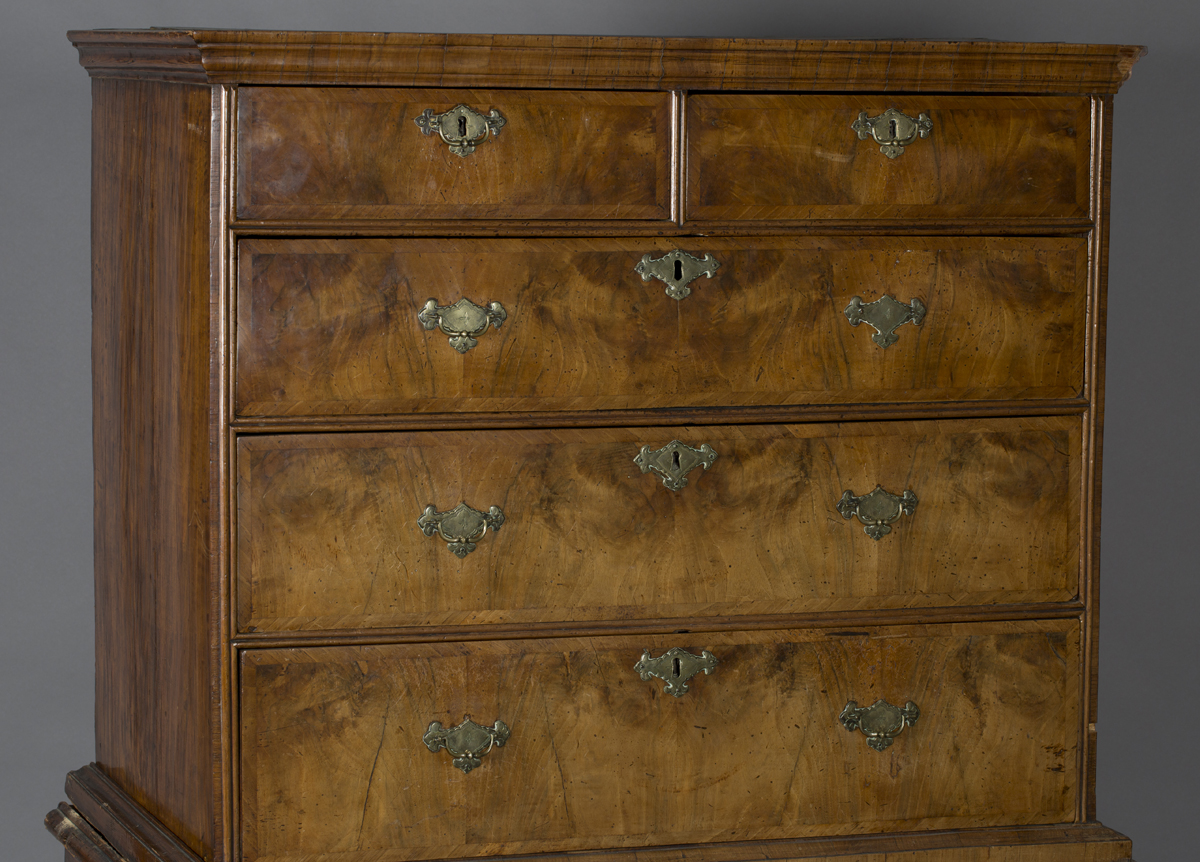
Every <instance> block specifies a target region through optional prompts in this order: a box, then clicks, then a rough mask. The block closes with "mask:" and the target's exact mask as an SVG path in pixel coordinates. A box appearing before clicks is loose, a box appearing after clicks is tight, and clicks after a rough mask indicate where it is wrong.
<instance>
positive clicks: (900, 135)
mask: <svg viewBox="0 0 1200 862" xmlns="http://www.w3.org/2000/svg"><path fill="white" fill-rule="evenodd" d="M850 128H852V129H854V131H856V132H858V139H859V140H860V141H865V140H866V139H867V136H868V135H869V136H870V137H872V138H874V139H875V143H877V144H879V152H881V153H883V154H884V155H885V156H887V157H888V158H889V159H894V158H896V157H897V156H899V155H900V154H901V153H903V152H904V148H905V147H907V146H911V145H912V143H913V142H914V141H915V140H916V139H917V138H928V137H929V133H930V132H932V131H933V120H931V119H929V115H928V114H920V115H918V116H917V118H916V119H915V120H914V119H913V118H912V117H910V116H908V115H907V114H903V113H901V112H900V111H897V110H896V109H895V108H888V109H887V110H886V111H884V112H883V113H882V114H880V115H879V116H878V117H868V116H867V112H866V111H863V112H862V113H861V114H859V115H858V119H857V120H855V121H854V122H853V123H851V124H850Z"/></svg>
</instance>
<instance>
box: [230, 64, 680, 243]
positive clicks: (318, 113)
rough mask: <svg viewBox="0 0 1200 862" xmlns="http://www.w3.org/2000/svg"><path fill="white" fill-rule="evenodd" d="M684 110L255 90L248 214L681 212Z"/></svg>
mask: <svg viewBox="0 0 1200 862" xmlns="http://www.w3.org/2000/svg"><path fill="white" fill-rule="evenodd" d="M459 105H463V106H464V107H465V108H467V109H470V110H471V111H472V112H474V113H467V112H465V111H460V112H458V113H454V112H453V109H455V108H456V107H457V106H459ZM426 111H429V114H428V115H426V113H425V112H426ZM447 112H450V114H449V115H447ZM492 112H495V113H496V114H497V115H498V116H499V118H500V119H501V120H502V125H501V124H500V121H498V120H497V119H496V118H495V117H491V116H490V115H491V114H492ZM672 116H673V114H672V97H671V95H670V94H669V93H638V92H620V93H616V92H599V91H588V92H575V91H570V90H558V91H528V90H417V89H392V88H364V89H356V88H345V87H338V88H320V87H304V88H299V87H244V88H242V89H241V90H240V91H239V94H238V133H237V160H238V161H237V165H238V182H237V214H238V217H239V218H243V219H331V218H358V219H410V218H448V219H451V218H452V219H482V218H490V219H496V218H554V219H563V218H577V219H597V218H623V219H669V218H670V217H671V163H672V158H671V152H672V149H673V147H674V140H673V138H674V134H673V126H672ZM481 117H482V118H485V119H484V120H481V119H480V118H481ZM418 119H421V120H422V121H423V125H424V128H423V127H422V126H421V125H418V123H417V122H416V121H417V120H418ZM431 119H432V120H433V121H434V122H435V123H436V121H437V120H439V119H440V120H441V122H440V123H436V124H438V125H440V126H441V128H442V131H444V132H445V133H446V134H448V135H450V136H451V137H454V138H456V137H457V132H458V131H459V129H462V130H463V131H464V132H466V134H467V135H468V136H472V135H474V134H475V132H476V130H477V129H480V128H482V134H481V135H480V137H478V138H477V139H475V140H477V143H474V144H466V145H461V144H453V143H447V141H445V140H443V135H442V134H441V133H440V132H439V131H436V130H434V129H432V128H431V127H430V126H431V122H430V120H431ZM485 120H490V122H491V128H489V127H488V126H487V124H486V122H485ZM481 123H482V124H483V125H481ZM426 130H428V131H429V134H426V133H425V132H426ZM452 147H455V148H456V149H457V150H458V151H460V152H455V151H453V150H452Z"/></svg>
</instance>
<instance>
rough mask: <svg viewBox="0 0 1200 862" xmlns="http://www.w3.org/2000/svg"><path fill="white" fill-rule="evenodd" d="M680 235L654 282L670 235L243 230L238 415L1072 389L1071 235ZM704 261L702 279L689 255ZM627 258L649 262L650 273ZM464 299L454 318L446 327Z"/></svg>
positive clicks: (1075, 383) (1036, 393)
mask: <svg viewBox="0 0 1200 862" xmlns="http://www.w3.org/2000/svg"><path fill="white" fill-rule="evenodd" d="M881 158H882V157H881ZM679 243H680V244H681V245H682V247H683V249H684V250H685V251H688V252H689V253H690V254H692V255H694V258H693V259H688V258H676V259H674V261H673V262H674V264H675V266H674V267H672V259H671V258H667V263H666V265H665V280H660V279H659V278H656V277H654V276H653V271H658V272H663V271H664V268H662V265H660V267H659V268H657V269H655V268H654V267H653V266H651V267H649V268H648V267H647V265H645V264H642V261H643V259H644V258H647V259H648V260H649V261H650V264H651V265H652V264H653V262H654V261H660V260H663V258H664V256H667V255H668V253H669V252H671V251H672V250H673V249H674V248H675V247H676V246H675V244H674V241H667V240H662V239H536V240H517V239H446V240H431V239H409V240H367V239H361V240H316V239H304V240H292V239H289V240H275V239H253V240H243V241H242V242H241V243H240V244H239V266H238V298H237V306H238V310H237V315H238V330H237V338H238V352H237V370H236V409H237V412H238V413H239V414H240V415H242V416H270V415H300V414H310V415H320V414H324V415H339V414H371V413H412V412H448V413H450V412H465V411H485V412H486V411H504V410H514V411H526V410H600V409H621V408H628V409H639V408H654V407H670V406H694V407H702V406H710V405H714V406H715V405H722V406H734V405H753V404H800V403H813V404H822V403H824V404H833V403H848V402H887V401H909V402H911V401H985V400H997V399H1018V398H1021V399H1025V398H1069V397H1077V396H1079V394H1080V392H1081V389H1082V386H1083V364H1084V335H1085V330H1086V326H1085V319H1086V301H1087V288H1086V278H1087V244H1086V241H1085V240H1084V239H1081V238H1074V237H1069V238H1029V237H1021V238H1007V239H997V238H953V237H937V238H928V237H908V238H895V237H870V238H835V237H774V238H740V239H727V238H726V239H721V238H689V239H686V240H682V239H681V240H679ZM705 255H707V256H708V263H706V264H704V265H703V268H705V270H706V274H700V273H699V269H700V268H701V266H700V265H698V264H696V263H694V259H696V258H698V259H700V260H704V259H705ZM714 262H715V266H714ZM639 265H640V266H642V269H643V270H644V271H648V272H650V275H648V276H647V277H646V279H645V280H644V279H643V277H642V275H641V274H639V272H638V271H637V269H636V268H637V267H638V266H639ZM677 273H678V274H679V275H680V276H682V277H681V278H680V279H678V280H677V277H676V274H677ZM692 275H696V276H697V277H696V278H695V279H694V280H691V281H690V282H687V280H688V278H689V277H690V276H692ZM684 282H687V283H684ZM668 289H670V291H671V292H672V293H674V294H675V295H676V296H680V297H681V298H679V299H676V298H672V296H671V295H669V294H668ZM431 301H432V304H433V307H432V308H429V307H427V306H428V303H429V302H431ZM463 303H467V305H462V304H463ZM885 305H889V306H890V307H889V308H883V307H882V306H885ZM463 308H465V309H466V314H465V317H468V318H469V319H467V320H465V322H464V317H463V316H462V315H460V318H459V319H452V315H453V314H454V313H455V312H456V309H463ZM889 315H890V316H889ZM885 321H887V322H885ZM918 324H919V325H918ZM876 327H878V329H879V330H884V331H883V332H881V331H878V330H877V328H876ZM467 331H470V332H472V333H473V334H472V335H469V336H464V333H465V332H467Z"/></svg>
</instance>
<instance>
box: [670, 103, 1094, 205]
mask: <svg viewBox="0 0 1200 862" xmlns="http://www.w3.org/2000/svg"><path fill="white" fill-rule="evenodd" d="M889 110H893V111H896V112H898V114H888V113H887V112H888V111H889ZM686 113H687V190H686V204H685V217H686V218H687V219H688V220H689V221H704V220H723V219H771V220H773V219H783V220H788V219H799V220H803V219H887V220H888V223H889V225H893V226H895V227H902V226H903V225H904V224H905V222H906V220H909V219H913V220H920V219H943V220H944V219H962V218H975V219H997V218H1003V219H1013V218H1025V219H1035V218H1036V219H1080V218H1087V216H1088V212H1089V206H1088V202H1089V194H1088V181H1089V176H1090V171H1089V144H1090V137H1091V135H1090V130H1091V104H1090V102H1089V100H1088V99H1087V98H1085V97H1056V96H1045V97H1004V96H976V97H951V96H924V95H910V94H903V95H900V94H897V95H887V96H882V95H870V94H862V95H853V96H849V95H845V96H843V95H836V96H815V95H814V96H792V95H751V94H704V95H696V96H691V97H689V98H688V100H687V111H686ZM900 115H903V117H901V116H900ZM893 117H894V118H895V119H889V118H893ZM876 118H879V119H878V122H877V123H875V124H874V127H875V128H878V129H879V130H880V134H881V136H882V137H883V138H884V140H892V134H893V130H898V131H896V134H901V135H902V134H904V133H906V132H910V133H915V134H916V137H915V139H914V140H912V141H911V143H909V144H908V145H907V146H902V147H900V149H902V152H896V151H895V149H890V150H889V152H890V153H891V155H892V157H889V156H888V155H887V154H885V153H884V152H882V149H883V148H884V147H885V146H888V147H890V146H892V145H883V144H880V143H879V141H877V140H875V139H874V133H873V132H872V131H871V129H870V128H869V127H868V126H867V125H865V124H866V123H868V121H872V120H876ZM923 120H927V121H928V127H927V128H924V129H923V130H924V131H925V132H926V136H925V137H921V136H920V131H917V130H916V124H915V123H912V122H910V121H916V122H918V123H920V122H923ZM856 125H857V126H858V128H860V129H863V132H864V134H865V135H866V139H865V140H862V139H860V136H859V133H858V131H857V130H856V128H855V126H856Z"/></svg>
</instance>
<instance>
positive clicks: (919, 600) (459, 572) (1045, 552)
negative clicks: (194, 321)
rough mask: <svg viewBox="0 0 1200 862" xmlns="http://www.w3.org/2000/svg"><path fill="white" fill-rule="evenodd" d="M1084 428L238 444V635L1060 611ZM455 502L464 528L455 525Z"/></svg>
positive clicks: (1074, 533) (1073, 423) (478, 434)
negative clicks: (1025, 604) (996, 609)
mask: <svg viewBox="0 0 1200 862" xmlns="http://www.w3.org/2000/svg"><path fill="white" fill-rule="evenodd" d="M1079 428H1080V424H1079V420H1078V418H1077V417H1072V416H1063V417H1050V418H1037V417H1035V418H1028V419H996V420H945V421H921V422H879V423H867V422H858V423H848V424H842V425H791V426H787V425H766V426H715V427H688V428H635V429H624V428H616V429H608V428H598V429H578V430H574V429H572V430H527V431H496V432H485V431H454V432H450V431H445V432H412V433H387V434H382V433H381V434H328V435H285V436H273V437H258V436H254V437H243V438H241V439H240V440H239V441H238V483H237V495H238V497H237V499H238V557H237V571H238V597H239V626H240V628H241V629H242V630H244V631H254V630H257V631H273V630H274V631H279V630H288V629H340V628H348V629H352V628H361V627H372V626H393V625H394V626H400V625H420V624H458V623H502V622H506V623H523V622H530V623H532V622H544V621H551V620H612V619H626V618H680V617H693V616H710V615H721V614H740V613H759V614H771V613H792V612H804V611H815V610H832V609H841V610H849V609H856V608H881V607H913V606H934V605H964V604H965V605H969V604H986V603H993V602H1022V601H1065V600H1069V599H1071V598H1072V597H1073V596H1074V595H1075V593H1076V589H1077V584H1078V575H1079V539H1078V530H1079V488H1080V478H1079V464H1080V461H1081V457H1080V433H1079ZM673 439H678V440H680V441H682V443H683V444H686V447H679V446H677V447H671V446H669V444H671V442H672V440H673ZM643 446H645V447H647V452H646V453H642V451H641V450H642V447H643ZM687 447H690V448H687ZM662 448H666V451H665V452H661V453H658V454H655V452H656V451H657V450H659V449H662ZM635 457H636V458H638V462H635V460H634V459H635ZM651 462H653V463H651ZM705 462H706V463H708V464H709V466H708V467H705V466H704V463H705ZM642 465H644V466H645V467H646V468H647V471H648V472H643V470H642ZM679 480H683V481H679ZM668 484H671V485H673V486H674V487H676V488H678V490H672V489H671V488H669V487H667V485H668ZM877 485H879V486H882V491H880V492H879V493H878V494H876V495H875V496H873V497H871V498H870V499H869V500H867V501H864V502H861V503H859V504H858V505H859V506H860V509H859V510H858V511H857V512H856V511H855V509H854V505H855V498H863V497H867V496H868V495H870V494H871V493H872V492H874V491H875V488H876V486H877ZM887 495H891V496H887ZM460 504H464V505H465V507H470V509H472V510H474V511H475V514H472V513H471V512H470V511H468V510H467V509H466V508H464V509H460V510H459V511H458V512H457V513H456V514H455V515H454V516H453V517H450V516H448V515H445V514H444V513H451V512H454V511H455V510H456V509H457V507H459V505H460ZM427 506H428V507H431V509H430V510H429V511H428V512H427V510H426V507H427ZM493 507H495V509H493ZM872 512H874V514H872ZM881 513H882V514H881ZM848 518H849V519H848ZM889 518H890V519H891V520H888V519H889ZM443 521H444V522H445V523H443ZM885 521H886V523H883V522H885ZM875 536H878V538H875ZM451 543H453V544H451Z"/></svg>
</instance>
